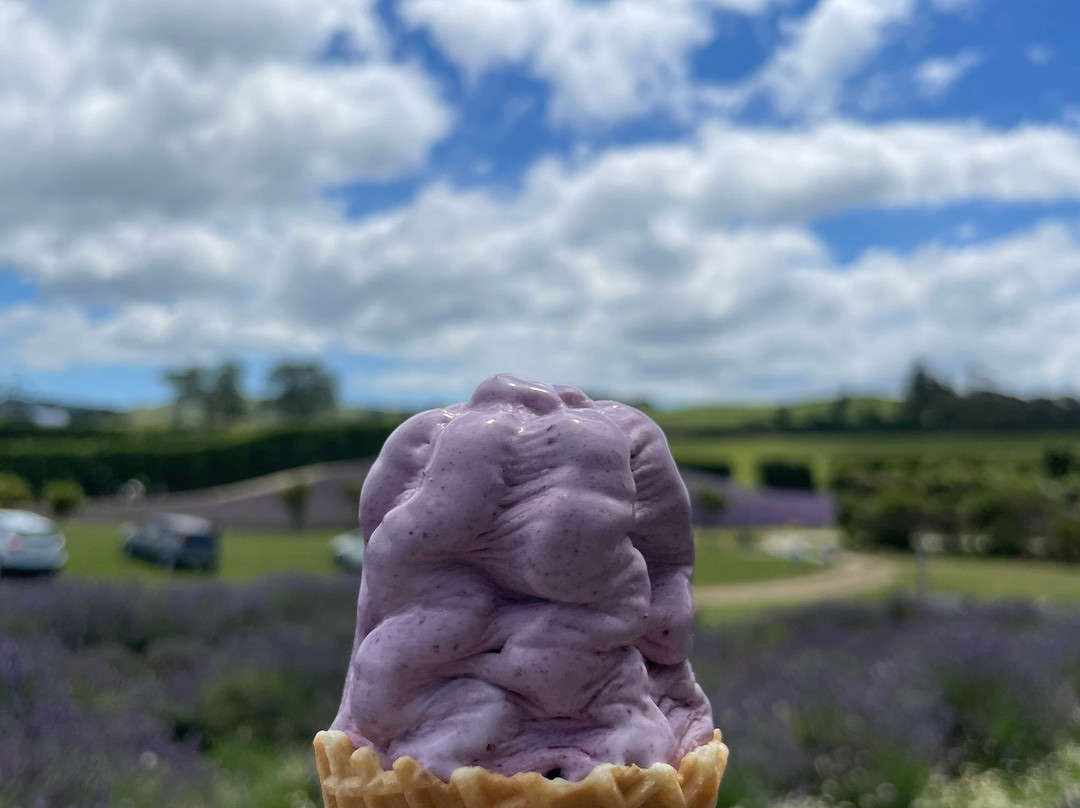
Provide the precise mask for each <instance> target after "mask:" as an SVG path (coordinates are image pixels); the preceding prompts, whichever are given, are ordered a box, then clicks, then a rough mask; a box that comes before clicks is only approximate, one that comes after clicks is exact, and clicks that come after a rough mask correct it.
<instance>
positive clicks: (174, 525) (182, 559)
mask: <svg viewBox="0 0 1080 808" xmlns="http://www.w3.org/2000/svg"><path fill="white" fill-rule="evenodd" d="M220 544H221V536H220V534H219V532H218V529H217V527H216V526H215V525H214V523H213V522H211V521H210V520H208V519H202V518H200V517H198V516H186V515H183V514H177V513H159V514H155V515H154V516H151V517H150V518H149V519H147V520H146V521H145V522H142V523H141V524H139V525H137V526H136V527H135V528H133V529H132V530H131V531H130V532H129V533H128V534H127V535H126V536H125V537H124V540H123V551H124V554H125V555H128V556H131V557H132V558H142V559H145V560H146V561H152V562H154V563H155V564H161V565H163V566H166V567H169V568H171V569H175V568H177V567H187V568H190V569H204V570H213V569H216V568H217V565H218V548H219V545H220Z"/></svg>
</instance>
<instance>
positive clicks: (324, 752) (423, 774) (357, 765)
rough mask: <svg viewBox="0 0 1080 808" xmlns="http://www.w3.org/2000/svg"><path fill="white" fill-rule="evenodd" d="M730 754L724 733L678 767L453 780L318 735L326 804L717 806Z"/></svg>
mask: <svg viewBox="0 0 1080 808" xmlns="http://www.w3.org/2000/svg"><path fill="white" fill-rule="evenodd" d="M727 758H728V748H727V747H726V746H724V744H723V743H721V740H720V730H716V731H715V733H714V735H713V739H712V740H711V741H709V742H708V743H705V744H702V745H701V746H699V747H698V748H697V749H695V750H693V751H692V752H689V753H688V754H687V755H686V756H685V757H684V758H683V759H682V761H681V763H680V764H679V768H678V770H676V769H674V768H673V767H671V766H669V765H667V764H666V763H655V764H653V765H652V766H650V767H649V768H647V769H642V768H639V767H638V766H615V765H612V764H610V763H603V764H600V765H599V766H597V767H596V768H594V769H593V770H592V771H591V772H590V773H589V775H588V777H586V778H585V779H584V780H580V781H578V782H573V783H572V782H570V781H568V780H563V779H561V778H556V779H554V780H549V779H547V778H545V777H543V776H542V775H540V774H538V773H536V772H523V773H521V774H515V775H513V776H510V777H507V776H506V775H502V774H496V773H494V772H490V771H488V770H487V769H483V768H480V767H479V766H469V767H461V768H459V769H455V770H454V773H453V774H452V775H451V777H450V782H449V783H445V782H443V781H442V780H441V779H439V778H438V777H436V776H435V775H434V774H432V773H431V772H430V771H428V770H427V769H426V768H424V766H422V765H421V764H420V763H418V762H417V761H415V760H413V759H412V758H411V757H401V758H398V759H397V760H395V761H394V765H393V767H392V768H391V769H390V770H389V771H387V770H385V769H384V768H383V767H382V764H381V763H380V762H379V758H378V756H377V755H376V754H375V752H374V751H373V750H372V749H369V748H367V747H363V748H361V749H356V748H354V747H353V745H352V742H351V741H350V740H349V737H348V736H347V735H346V734H345V733H344V732H338V731H336V730H329V731H327V732H320V733H319V734H318V735H316V736H315V760H316V763H317V765H318V767H319V779H320V780H321V782H322V792H323V800H324V802H325V805H326V808H713V806H715V805H716V792H717V789H719V787H720V778H721V776H723V774H724V767H725V766H726V765H727Z"/></svg>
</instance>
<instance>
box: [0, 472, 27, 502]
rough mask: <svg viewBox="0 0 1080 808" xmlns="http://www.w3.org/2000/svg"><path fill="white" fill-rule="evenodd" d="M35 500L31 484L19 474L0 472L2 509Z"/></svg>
mask: <svg viewBox="0 0 1080 808" xmlns="http://www.w3.org/2000/svg"><path fill="white" fill-rule="evenodd" d="M33 498H34V492H33V491H32V490H30V483H28V482H27V481H26V480H24V479H23V478H22V477H20V476H18V475H17V474H4V473H2V472H0V508H12V507H14V506H16V505H19V504H20V503H23V502H29V501H30V500H31V499H33Z"/></svg>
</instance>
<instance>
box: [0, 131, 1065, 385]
mask: <svg viewBox="0 0 1080 808" xmlns="http://www.w3.org/2000/svg"><path fill="white" fill-rule="evenodd" d="M1055 199H1080V137H1077V136H1076V135H1073V134H1070V133H1069V132H1068V131H1067V130H1063V129H1056V128H1052V127H1044V128H1027V129H1017V130H1014V131H1009V132H997V131H989V130H984V129H980V128H978V127H936V126H932V125H915V124H907V125H894V126H878V127H866V126H857V125H854V124H831V125H827V126H819V127H816V128H814V129H811V130H809V131H806V132H785V131H778V130H762V131H756V132H754V131H740V130H734V129H731V128H726V127H722V126H714V127H711V128H708V129H707V130H706V131H704V132H703V133H702V134H701V136H700V138H699V140H698V142H696V143H693V144H687V145H683V146H664V147H661V146H654V147H648V148H634V149H622V150H619V151H616V152H613V153H608V154H605V155H601V156H599V157H597V158H595V159H594V160H592V161H591V162H589V163H586V164H584V165H580V166H577V167H573V166H569V165H566V164H562V163H557V162H546V163H543V164H541V165H539V166H537V167H536V168H535V169H534V170H533V171H532V172H531V173H530V174H529V176H528V177H527V178H526V180H525V183H524V188H523V190H522V192H521V194H520V195H519V196H517V197H514V198H511V199H506V198H501V197H497V196H494V195H492V194H490V193H487V192H485V191H479V190H473V191H462V190H457V189H453V188H450V187H447V186H441V185H438V186H434V187H431V188H429V189H427V190H426V191H424V192H423V193H422V194H421V195H420V197H419V198H418V199H417V200H415V201H414V202H413V203H411V204H409V205H407V206H405V207H403V208H401V209H399V210H396V211H392V212H387V213H383V214H379V215H377V216H373V217H369V218H367V219H365V220H362V221H359V222H354V223H349V222H343V221H341V220H340V219H338V218H337V217H335V216H334V215H332V212H330V211H324V215H322V216H314V215H311V214H300V213H295V212H294V213H291V214H281V215H280V216H279V217H278V218H276V219H274V220H272V221H263V222H252V223H249V225H248V226H246V227H245V226H240V225H238V224H237V223H236V222H228V223H222V224H221V225H219V226H211V225H209V224H206V223H203V224H199V223H191V224H190V226H188V227H177V226H176V224H175V223H170V224H168V225H162V224H160V223H155V222H153V221H152V220H147V221H145V222H138V223H129V225H128V227H127V229H119V230H111V231H105V232H103V233H101V234H99V235H94V236H90V235H87V236H84V237H82V238H80V239H77V240H73V241H65V240H63V239H59V240H50V239H49V238H47V237H46V236H44V235H42V234H41V233H38V234H37V235H36V236H35V237H34V239H30V240H27V241H25V242H22V243H20V244H19V245H16V246H19V247H21V249H22V252H21V253H20V262H21V266H22V267H23V268H24V271H25V272H27V273H29V274H30V275H31V276H32V277H36V278H39V279H40V280H41V281H42V283H43V284H44V288H45V289H46V290H48V291H49V296H50V297H49V300H48V302H42V303H35V304H27V305H24V306H23V307H21V308H18V309H7V310H2V311H0V345H2V346H4V349H5V351H6V352H7V353H8V354H9V355H15V356H17V357H19V358H20V359H22V360H23V361H26V362H28V363H32V364H34V365H36V366H50V367H58V366H60V367H62V366H68V365H70V364H71V363H74V362H100V363H104V362H115V361H140V362H158V363H160V362H164V361H169V362H173V363H175V362H179V361H185V360H191V361H210V360H212V359H214V358H220V357H224V356H227V355H236V353H238V352H244V351H305V350H307V351H319V350H323V349H326V348H328V347H332V346H333V347H337V348H339V349H343V350H346V351H354V352H362V353H368V354H377V355H384V356H394V357H398V358H401V359H405V360H423V361H424V362H425V363H426V364H427V365H428V366H429V367H436V368H437V369H436V370H430V371H426V372H424V373H419V374H417V373H416V372H415V371H408V372H407V373H408V375H406V376H402V377H397V376H388V377H386V378H384V379H383V380H382V382H381V385H382V386H383V387H386V386H397V387H400V386H403V385H407V384H417V385H421V386H422V387H431V388H433V389H436V390H441V391H453V392H457V391H459V390H461V389H468V388H469V387H470V385H471V384H472V383H475V380H476V379H477V378H480V377H482V376H484V375H487V374H488V373H491V372H495V371H498V370H516V371H520V372H524V373H528V374H533V375H537V376H540V377H543V378H548V379H555V380H560V381H567V382H570V383H578V384H583V385H586V386H588V387H590V388H591V389H601V390H606V391H611V392H616V393H619V394H627V395H638V394H649V395H661V396H667V397H669V398H679V397H687V398H693V397H702V396H714V397H715V396H720V395H727V396H736V397H747V396H770V395H790V394H794V393H807V392H814V391H824V392H828V391H831V390H833V389H835V388H836V387H838V386H840V385H841V384H849V385H853V386H868V387H877V388H878V389H881V388H882V387H887V386H888V385H889V384H891V383H893V382H895V380H896V376H897V374H898V373H900V372H902V371H903V369H904V368H905V367H906V365H907V363H908V361H910V359H911V357H912V356H914V355H917V354H918V353H919V352H920V351H926V352H928V353H929V352H933V353H934V354H935V355H941V356H943V357H944V359H945V360H948V361H952V360H955V361H957V362H960V361H961V360H965V361H966V360H968V359H970V360H979V361H981V362H982V363H983V364H984V365H986V366H987V367H988V368H990V369H991V370H992V371H993V372H994V375H995V376H997V377H998V378H1000V379H1001V380H1002V381H1005V382H1016V383H1018V384H1028V383H1035V382H1039V381H1040V380H1042V381H1044V382H1046V383H1050V382H1057V381H1059V380H1061V381H1062V383H1064V381H1063V380H1065V378H1066V374H1067V373H1069V372H1075V371H1076V370H1078V369H1080V368H1078V367H1077V362H1080V345H1078V344H1076V343H1077V340H1073V339H1072V338H1071V337H1069V336H1068V335H1069V334H1071V333H1073V331H1074V330H1075V329H1073V330H1066V329H1064V325H1065V324H1066V323H1067V322H1068V317H1069V316H1073V315H1074V314H1075V313H1077V309H1080V295H1078V294H1077V291H1076V289H1075V288H1074V287H1075V284H1076V279H1077V278H1078V277H1080V238H1078V235H1077V233H1076V231H1075V230H1074V229H1073V228H1071V227H1069V226H1067V225H1065V224H1062V223H1054V222H1050V223H1047V224H1044V225H1042V226H1040V227H1037V228H1034V229H1033V230H1032V231H1030V232H1028V233H1023V234H1020V235H1018V236H1015V237H1012V238H1007V239H999V240H997V241H990V242H982V243H976V244H967V245H964V246H962V247H945V246H936V247H926V248H923V249H920V250H918V251H915V252H914V253H911V254H906V253H899V252H895V251H871V252H868V253H866V254H865V255H863V256H862V257H861V258H859V259H858V260H856V261H855V262H854V263H853V264H852V265H851V266H848V267H843V266H838V265H837V264H836V263H835V261H834V259H833V258H832V257H831V255H830V253H829V250H828V248H827V246H826V245H825V244H823V243H822V242H821V240H820V239H819V238H818V237H817V236H815V235H814V234H813V233H812V231H811V230H810V229H809V227H808V226H807V224H806V223H807V222H809V221H811V220H813V219H814V218H817V217H820V216H823V215H828V214H832V213H837V212H843V211H846V210H852V209H855V210H865V209H867V208H872V207H894V206H901V205H904V206H919V207H925V206H927V205H935V204H947V203H950V202H960V201H968V200H999V201H1016V200H1032V201H1050V200H1055ZM9 249H13V247H9ZM0 252H2V250H0ZM166 270H167V271H168V272H169V273H170V274H171V276H172V277H173V278H174V280H173V281H170V283H173V284H184V285H185V286H184V291H183V293H182V294H181V293H180V292H179V291H178V290H177V288H175V287H168V286H166V287H165V288H158V289H157V290H156V291H155V288H154V281H155V279H158V280H160V279H161V278H162V276H163V274H164V273H165V272H166ZM223 277H229V278H230V280H232V281H233V282H234V283H235V284H240V285H242V287H243V288H242V289H241V290H240V291H239V292H238V291H237V289H236V288H235V287H234V288H232V289H229V288H227V287H225V286H223V285H221V284H219V279H220V278H223ZM95 290H96V292H95ZM102 290H104V296H106V297H108V298H109V299H110V300H113V301H114V302H115V303H116V306H117V311H116V313H115V314H114V315H113V316H110V317H107V318H95V319H91V318H89V317H88V316H86V315H85V314H83V313H82V309H81V308H80V307H79V305H78V304H77V303H76V302H75V301H76V300H83V299H93V298H94V295H95V294H96V293H98V294H101V293H102ZM125 301H126V302H125ZM1036 312H1038V316H1036V314H1035V313H1036ZM28 324H30V326H29V327H28ZM1051 324H1053V325H1054V327H1055V328H1061V329H1063V330H1061V331H1060V332H1058V334H1057V336H1056V337H1053V340H1051V334H1050V332H1049V330H1048V329H1049V328H1050V327H1051ZM29 334H32V335H33V337H32V338H29V337H24V336H23V335H29ZM1051 342H1052V344H1051Z"/></svg>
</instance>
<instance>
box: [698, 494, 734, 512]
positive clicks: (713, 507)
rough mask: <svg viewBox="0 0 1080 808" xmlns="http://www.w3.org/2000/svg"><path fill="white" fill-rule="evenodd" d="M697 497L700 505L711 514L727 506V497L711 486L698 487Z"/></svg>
mask: <svg viewBox="0 0 1080 808" xmlns="http://www.w3.org/2000/svg"><path fill="white" fill-rule="evenodd" d="M697 499H698V502H700V503H701V507H702V508H704V509H705V510H706V511H707V512H708V513H711V514H718V513H721V512H722V511H723V510H724V508H726V507H727V499H726V498H725V497H724V495H723V494H721V493H720V492H719V491H714V490H713V489H711V488H699V489H698V491H697Z"/></svg>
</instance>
